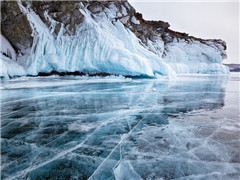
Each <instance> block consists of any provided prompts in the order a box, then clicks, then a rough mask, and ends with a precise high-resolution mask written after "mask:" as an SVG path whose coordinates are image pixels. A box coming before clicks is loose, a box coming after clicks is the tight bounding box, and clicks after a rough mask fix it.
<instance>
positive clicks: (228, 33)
mask: <svg viewBox="0 0 240 180" xmlns="http://www.w3.org/2000/svg"><path fill="white" fill-rule="evenodd" d="M129 2H130V3H131V5H132V6H133V7H134V8H135V9H136V10H137V11H138V12H141V13H142V14H143V18H144V19H146V20H162V21H166V22H168V23H169V24H170V28H171V29H172V30H176V31H180V32H186V33H188V34H189V35H192V36H197V37H200V38H207V39H213V38H217V39H223V40H224V41H226V43H227V55H228V59H227V60H224V63H228V64H229V63H237V64H239V63H240V60H239V1H238V0H235V1H223V0H218V1H216V0H211V1H206V0H205V1H204V0H202V1H198V2H193V1H190V0H189V1H180V0H178V1H177V0H175V1H168V2H166V1H160V0H154V1H153V0H152V1H147V0H145V1H144V0H129Z"/></svg>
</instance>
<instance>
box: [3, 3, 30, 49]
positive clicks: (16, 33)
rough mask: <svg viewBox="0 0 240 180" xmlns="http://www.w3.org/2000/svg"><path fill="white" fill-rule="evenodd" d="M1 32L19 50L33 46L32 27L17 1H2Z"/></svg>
mask: <svg viewBox="0 0 240 180" xmlns="http://www.w3.org/2000/svg"><path fill="white" fill-rule="evenodd" d="M1 15H2V21H1V32H2V33H3V35H4V36H5V37H6V38H7V39H8V40H9V42H10V43H11V44H12V46H13V48H14V49H15V50H16V52H18V50H20V49H22V50H24V49H27V48H30V47H31V46H32V41H33V38H32V36H31V34H32V29H31V27H30V24H29V22H28V20H27V17H26V16H25V15H24V14H23V13H22V12H21V10H20V8H19V7H18V4H17V2H15V1H1Z"/></svg>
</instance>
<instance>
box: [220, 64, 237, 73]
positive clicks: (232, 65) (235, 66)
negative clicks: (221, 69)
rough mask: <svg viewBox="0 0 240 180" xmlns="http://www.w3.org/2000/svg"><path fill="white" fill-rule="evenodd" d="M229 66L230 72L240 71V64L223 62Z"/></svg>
mask: <svg viewBox="0 0 240 180" xmlns="http://www.w3.org/2000/svg"><path fill="white" fill-rule="evenodd" d="M223 65H225V66H227V67H228V68H229V70H230V72H240V64H223Z"/></svg>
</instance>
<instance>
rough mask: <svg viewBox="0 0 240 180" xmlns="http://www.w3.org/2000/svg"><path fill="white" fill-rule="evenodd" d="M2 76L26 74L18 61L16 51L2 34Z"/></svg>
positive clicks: (0, 50) (0, 62)
mask: <svg viewBox="0 0 240 180" xmlns="http://www.w3.org/2000/svg"><path fill="white" fill-rule="evenodd" d="M0 39H1V46H0V77H6V78H9V77H14V76H24V75H26V72H25V70H24V68H23V67H22V66H21V65H19V64H18V62H16V52H15V50H14V49H13V47H12V45H11V44H10V43H9V42H8V40H7V39H6V38H5V37H4V36H3V35H2V34H0Z"/></svg>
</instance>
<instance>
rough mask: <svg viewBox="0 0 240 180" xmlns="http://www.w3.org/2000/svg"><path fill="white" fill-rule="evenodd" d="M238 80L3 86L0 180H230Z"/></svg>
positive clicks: (235, 159)
mask: <svg viewBox="0 0 240 180" xmlns="http://www.w3.org/2000/svg"><path fill="white" fill-rule="evenodd" d="M239 82H240V78H239V74H238V73H235V74H231V75H230V76H229V77H228V76H223V75H201V76H200V75H189V76H188V75H185V76H179V77H178V78H177V79H176V80H171V81H169V80H157V79H133V80H131V79H125V78H113V77H110V78H99V79H93V78H88V77H42V78H18V79H13V80H10V81H2V84H1V163H2V165H1V175H2V179H88V178H90V179H97V180H99V179H103V180H106V179H114V178H115V179H120V180H122V179H141V178H142V179H179V180H180V179H181V180H183V179H194V180H195V179H211V180H212V179H238V178H239V176H240V151H239V150H240V137H239V136H240V122H239V118H240V116H239Z"/></svg>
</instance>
